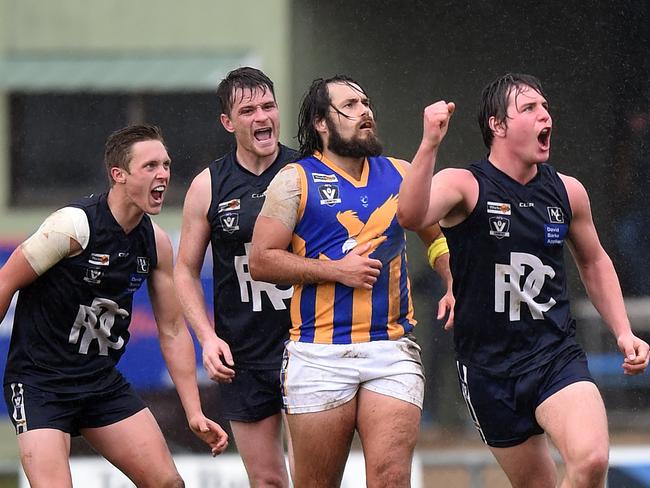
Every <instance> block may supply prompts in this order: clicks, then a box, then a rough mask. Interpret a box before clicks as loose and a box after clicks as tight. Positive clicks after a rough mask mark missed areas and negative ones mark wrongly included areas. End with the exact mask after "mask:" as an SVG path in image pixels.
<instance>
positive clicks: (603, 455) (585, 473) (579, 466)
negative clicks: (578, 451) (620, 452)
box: [567, 449, 609, 486]
mask: <svg viewBox="0 0 650 488" xmlns="http://www.w3.org/2000/svg"><path fill="white" fill-rule="evenodd" d="M608 465H609V456H608V453H607V451H606V450H600V449H594V450H593V451H591V452H589V453H586V454H585V455H584V456H581V457H580V459H576V460H575V461H573V462H572V463H570V464H568V465H567V474H568V476H569V477H570V478H572V481H573V485H574V486H596V485H597V484H598V483H600V482H601V481H602V480H604V479H605V476H606V475H607V467H608Z"/></svg>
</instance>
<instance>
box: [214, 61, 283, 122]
mask: <svg viewBox="0 0 650 488" xmlns="http://www.w3.org/2000/svg"><path fill="white" fill-rule="evenodd" d="M239 89H241V90H242V91H243V90H251V91H254V90H257V89H260V90H261V91H262V93H266V90H270V91H271V95H273V98H274V99H275V91H274V90H273V82H272V81H271V79H270V78H269V77H268V76H266V75H265V74H264V73H262V72H261V71H260V70H258V69H256V68H251V67H249V66H244V67H242V68H237V69H234V70H232V71H231V72H229V73H228V74H227V75H226V77H225V78H224V79H223V80H221V83H219V86H218V87H217V98H218V99H219V104H220V105H221V113H222V114H226V115H227V116H230V111H231V110H232V106H233V105H234V103H235V95H236V93H237V90H239ZM242 97H243V93H242Z"/></svg>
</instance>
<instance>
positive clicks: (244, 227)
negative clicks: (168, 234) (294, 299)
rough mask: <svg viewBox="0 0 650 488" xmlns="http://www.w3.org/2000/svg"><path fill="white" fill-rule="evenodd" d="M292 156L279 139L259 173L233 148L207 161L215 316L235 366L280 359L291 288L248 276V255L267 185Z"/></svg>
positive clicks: (270, 364) (268, 364) (270, 365)
mask: <svg viewBox="0 0 650 488" xmlns="http://www.w3.org/2000/svg"><path fill="white" fill-rule="evenodd" d="M297 157H298V155H297V153H296V152H295V151H294V150H292V149H289V148H287V147H285V146H282V145H280V153H279V154H278V157H277V158H276V160H275V161H274V162H273V164H272V165H271V166H269V167H268V168H267V169H266V171H264V173H262V174H261V175H259V176H258V175H255V174H253V173H251V172H249V171H248V170H246V169H245V168H244V167H242V166H241V165H240V164H239V163H238V162H237V159H236V154H235V151H231V152H229V153H228V154H226V155H225V156H224V157H222V158H221V159H218V160H217V161H215V162H213V163H212V164H210V166H209V170H210V177H211V181H212V202H211V204H210V209H209V210H208V221H209V223H210V228H211V237H210V242H211V244H212V266H213V271H212V278H213V287H214V321H215V326H216V331H217V334H218V335H219V337H220V338H221V339H223V340H224V341H226V342H227V343H228V346H229V347H230V350H231V352H232V353H233V357H234V360H235V364H236V365H237V366H241V367H245V368H260V369H276V368H277V369H279V368H280V365H281V362H282V353H283V350H284V342H285V341H286V340H287V338H288V333H289V324H290V319H289V310H288V305H289V299H290V298H291V293H292V291H293V290H292V288H291V287H281V286H276V285H274V284H271V283H265V282H260V281H254V280H252V279H251V276H250V273H249V270H248V255H249V253H250V242H251V239H252V237H253V227H254V226H255V220H256V219H257V215H258V214H259V213H260V210H261V209H262V204H263V203H264V197H265V192H266V188H267V187H268V185H269V183H270V181H271V180H272V179H273V177H274V176H275V175H276V174H277V173H278V171H280V170H281V169H282V168H283V167H284V166H285V165H286V164H287V163H289V162H292V161H295V160H296V159H297Z"/></svg>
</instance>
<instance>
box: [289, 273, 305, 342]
mask: <svg viewBox="0 0 650 488" xmlns="http://www.w3.org/2000/svg"><path fill="white" fill-rule="evenodd" d="M301 298H302V285H294V287H293V296H292V297H291V331H290V335H289V339H291V340H292V341H298V340H300V325H301V324H302V317H301V315H300V299H301Z"/></svg>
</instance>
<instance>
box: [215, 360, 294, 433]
mask: <svg viewBox="0 0 650 488" xmlns="http://www.w3.org/2000/svg"><path fill="white" fill-rule="evenodd" d="M219 391H220V393H221V404H222V412H223V417H224V418H225V419H227V420H234V421H237V422H257V421H259V420H262V419H265V418H267V417H270V416H271V415H275V414H276V413H279V412H280V411H281V410H282V392H281V390H280V370H279V369H268V370H264V369H239V368H237V370H236V371H235V377H234V378H233V381H232V383H222V384H220V385H219Z"/></svg>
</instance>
